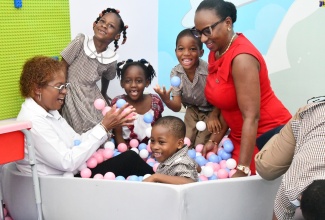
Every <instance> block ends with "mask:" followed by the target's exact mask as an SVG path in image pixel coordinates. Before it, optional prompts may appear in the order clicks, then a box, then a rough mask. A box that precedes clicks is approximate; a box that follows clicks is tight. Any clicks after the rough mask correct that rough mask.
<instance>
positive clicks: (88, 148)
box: [17, 56, 153, 177]
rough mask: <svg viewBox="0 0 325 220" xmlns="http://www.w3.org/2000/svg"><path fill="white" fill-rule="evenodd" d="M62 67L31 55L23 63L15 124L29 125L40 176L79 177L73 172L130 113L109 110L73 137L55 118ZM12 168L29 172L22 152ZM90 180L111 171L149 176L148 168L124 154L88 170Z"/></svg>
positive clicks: (60, 94) (61, 93)
mask: <svg viewBox="0 0 325 220" xmlns="http://www.w3.org/2000/svg"><path fill="white" fill-rule="evenodd" d="M66 76H67V73H66V67H65V65H64V63H63V62H60V61H57V60H54V59H52V58H49V57H44V56H36V57H34V58H31V59H29V60H27V62H26V63H25V65H24V67H23V70H22V74H21V77H20V90H21V95H22V96H23V97H24V98H25V102H24V103H23V104H22V107H21V110H20V112H19V115H18V117H17V120H20V121H21V120H29V121H31V122H32V129H31V134H32V139H33V142H34V146H35V156H36V160H37V169H38V173H39V174H40V175H63V174H65V173H66V172H69V173H73V174H74V175H76V176H79V174H78V173H79V170H81V169H82V167H83V166H84V165H85V162H86V161H87V160H88V159H89V158H90V157H91V156H92V154H93V153H94V152H95V151H96V150H97V149H98V148H99V147H100V146H101V145H102V144H103V143H104V142H105V141H106V140H107V139H108V138H109V136H110V132H109V131H110V130H111V129H113V128H115V127H117V126H124V125H130V124H132V122H133V121H134V119H135V118H134V117H131V118H130V117H128V115H129V114H130V113H132V112H134V111H135V109H134V108H133V107H132V106H129V105H128V104H125V105H124V106H123V107H122V108H120V109H118V110H117V109H116V107H115V106H113V107H112V109H111V110H110V111H109V112H107V113H106V115H105V116H104V117H103V120H102V121H101V122H100V123H98V124H97V125H96V126H94V127H93V128H92V129H91V130H89V131H87V132H86V133H83V134H81V135H79V134H78V133H76V132H75V131H74V130H73V129H72V127H71V126H70V125H69V124H68V123H67V122H66V120H65V119H64V118H62V117H61V115H60V114H59V112H58V110H59V109H60V108H61V106H62V104H63V102H64V99H65V97H66V95H67V87H68V86H69V85H70V84H69V83H67V82H66V78H67V77H66ZM17 168H18V169H19V170H20V171H21V172H23V173H30V172H31V171H30V166H29V163H28V152H27V154H26V155H25V158H24V159H23V160H21V161H18V162H17ZM91 171H92V176H94V175H95V174H102V175H104V174H105V173H106V172H109V171H110V172H113V173H114V174H115V175H116V176H120V175H121V176H124V177H128V176H130V175H139V176H142V175H145V174H152V173H153V170H152V167H151V166H149V165H148V164H146V163H145V162H144V161H143V160H142V159H141V158H140V156H139V155H138V154H137V153H135V152H133V151H127V152H125V153H122V154H120V155H118V156H116V157H113V158H111V159H108V160H106V161H104V162H102V163H100V164H98V165H97V166H96V167H95V168H92V169H91Z"/></svg>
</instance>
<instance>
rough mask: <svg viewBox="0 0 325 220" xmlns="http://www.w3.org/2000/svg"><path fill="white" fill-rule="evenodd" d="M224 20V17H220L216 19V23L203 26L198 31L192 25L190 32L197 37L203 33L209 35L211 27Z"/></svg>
mask: <svg viewBox="0 0 325 220" xmlns="http://www.w3.org/2000/svg"><path fill="white" fill-rule="evenodd" d="M224 20H225V18H223V19H221V20H220V21H217V22H216V23H214V24H212V25H211V26H208V27H206V28H203V29H202V31H200V30H198V29H196V28H195V27H193V28H192V29H191V32H192V33H193V35H194V36H195V37H197V38H201V36H202V34H204V35H205V36H207V37H210V36H211V35H212V30H213V28H215V27H216V26H217V25H218V24H220V23H221V22H223V21H224Z"/></svg>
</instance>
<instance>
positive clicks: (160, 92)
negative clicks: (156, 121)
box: [153, 84, 172, 102]
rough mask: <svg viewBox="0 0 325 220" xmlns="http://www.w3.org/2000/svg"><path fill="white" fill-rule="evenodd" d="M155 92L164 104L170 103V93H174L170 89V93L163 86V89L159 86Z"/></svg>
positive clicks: (155, 88)
mask: <svg viewBox="0 0 325 220" xmlns="http://www.w3.org/2000/svg"><path fill="white" fill-rule="evenodd" d="M153 90H155V92H156V93H157V94H158V95H159V96H160V98H161V99H162V100H163V102H168V101H169V100H170V93H171V91H172V88H170V89H169V90H168V91H167V90H166V87H165V86H163V88H162V89H161V88H160V86H159V85H158V84H157V85H156V86H155V87H154V88H153Z"/></svg>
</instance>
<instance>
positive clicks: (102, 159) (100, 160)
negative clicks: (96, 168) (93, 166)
mask: <svg viewBox="0 0 325 220" xmlns="http://www.w3.org/2000/svg"><path fill="white" fill-rule="evenodd" d="M93 157H94V158H95V159H96V160H97V164H100V163H102V162H103V161H104V157H103V155H102V154H100V153H96V154H95V155H93Z"/></svg>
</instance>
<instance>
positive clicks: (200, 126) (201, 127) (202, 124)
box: [196, 121, 207, 131]
mask: <svg viewBox="0 0 325 220" xmlns="http://www.w3.org/2000/svg"><path fill="white" fill-rule="evenodd" d="M206 128H207V125H206V124H205V122H204V121H198V122H197V123H196V129H197V130H199V131H204V130H205V129H206Z"/></svg>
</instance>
